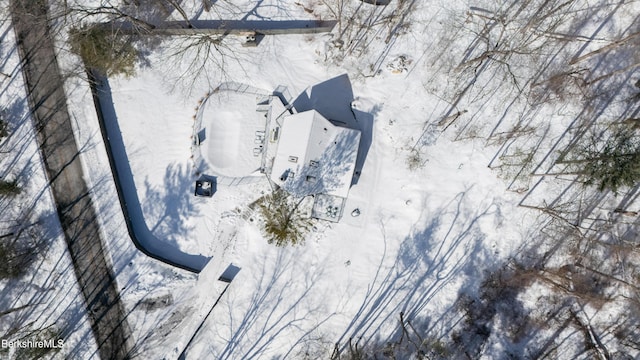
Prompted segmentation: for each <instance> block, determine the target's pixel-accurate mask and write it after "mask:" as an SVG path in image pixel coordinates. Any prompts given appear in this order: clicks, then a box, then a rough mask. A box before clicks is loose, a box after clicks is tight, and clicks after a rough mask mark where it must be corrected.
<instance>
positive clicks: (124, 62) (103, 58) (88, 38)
mask: <svg viewBox="0 0 640 360" xmlns="http://www.w3.org/2000/svg"><path fill="white" fill-rule="evenodd" d="M70 35H71V36H70V40H71V50H72V51H73V52H74V53H76V54H77V55H79V56H80V57H82V60H83V61H84V63H85V65H86V66H87V67H89V68H92V69H96V70H98V71H100V72H102V73H103V74H105V75H107V76H112V75H120V74H122V75H125V76H133V75H134V67H135V63H136V60H137V59H138V56H139V52H138V50H137V49H136V48H135V47H134V46H133V45H132V44H131V41H130V40H129V39H128V38H127V37H125V36H122V35H116V34H114V33H112V32H109V31H108V30H105V29H101V28H99V27H97V26H92V27H84V28H80V29H74V30H72V31H71V34H70Z"/></svg>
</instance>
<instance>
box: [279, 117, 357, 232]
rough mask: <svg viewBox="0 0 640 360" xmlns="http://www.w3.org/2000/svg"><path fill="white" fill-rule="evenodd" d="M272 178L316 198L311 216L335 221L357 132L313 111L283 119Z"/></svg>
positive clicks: (348, 184)
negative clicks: (337, 124)
mask: <svg viewBox="0 0 640 360" xmlns="http://www.w3.org/2000/svg"><path fill="white" fill-rule="evenodd" d="M279 131H280V135H279V139H278V145H277V149H276V154H275V157H274V160H273V166H272V168H271V175H270V178H271V180H272V181H273V182H274V183H275V184H277V185H278V186H280V187H281V188H282V189H284V190H285V191H287V192H289V193H290V194H292V195H294V196H297V197H304V196H309V195H313V196H314V197H315V199H316V200H315V202H314V209H313V211H312V216H313V217H317V218H321V219H325V220H330V221H338V220H339V219H340V217H341V215H342V208H343V206H344V201H345V199H346V197H347V195H348V193H349V188H350V187H351V183H352V178H353V173H354V170H355V164H356V158H357V155H358V148H359V145H360V131H359V130H355V129H349V128H345V127H341V126H336V125H334V124H333V123H331V122H330V121H329V120H327V119H325V118H324V117H323V116H322V115H320V113H318V112H317V111H315V110H308V111H305V112H301V113H297V114H293V115H290V116H287V117H285V118H284V119H283V120H282V124H281V128H280V130H279Z"/></svg>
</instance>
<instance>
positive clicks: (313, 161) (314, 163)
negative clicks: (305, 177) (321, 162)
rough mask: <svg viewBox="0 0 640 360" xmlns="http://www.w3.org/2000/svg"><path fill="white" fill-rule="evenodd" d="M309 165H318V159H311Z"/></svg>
mask: <svg viewBox="0 0 640 360" xmlns="http://www.w3.org/2000/svg"><path fill="white" fill-rule="evenodd" d="M309 166H311V167H318V162H317V161H315V160H311V161H309Z"/></svg>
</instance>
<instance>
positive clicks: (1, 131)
mask: <svg viewBox="0 0 640 360" xmlns="http://www.w3.org/2000/svg"><path fill="white" fill-rule="evenodd" d="M1 116H2V114H0V140H2V139H3V138H5V137H7V136H8V135H9V129H8V128H7V122H6V121H4V119H3V118H2V117H1Z"/></svg>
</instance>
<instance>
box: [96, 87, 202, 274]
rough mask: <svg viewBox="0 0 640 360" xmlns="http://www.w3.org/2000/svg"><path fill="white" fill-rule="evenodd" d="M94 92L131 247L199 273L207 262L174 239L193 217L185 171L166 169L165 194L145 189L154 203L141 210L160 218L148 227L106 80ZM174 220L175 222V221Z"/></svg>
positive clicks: (187, 177)
mask: <svg viewBox="0 0 640 360" xmlns="http://www.w3.org/2000/svg"><path fill="white" fill-rule="evenodd" d="M96 89H97V96H96V100H98V101H99V104H98V106H99V110H101V113H102V114H101V115H102V116H99V117H102V119H101V131H102V132H103V138H104V139H105V145H106V147H107V154H108V155H109V161H110V165H111V170H112V173H113V176H114V179H115V183H116V188H117V190H118V197H119V198H120V203H121V206H122V209H123V212H124V215H125V219H126V223H127V228H128V230H129V234H130V235H131V238H132V240H133V242H134V244H135V245H136V247H137V248H138V249H140V250H142V251H143V252H144V253H145V254H147V255H149V256H151V257H153V258H155V259H158V260H161V261H163V262H165V263H167V264H169V265H173V266H177V267H180V268H183V269H186V270H190V271H193V272H200V271H201V270H202V269H203V268H204V267H205V265H206V264H207V262H208V261H209V258H208V257H205V256H203V255H194V254H187V253H185V252H183V251H182V250H180V249H179V247H178V246H177V244H176V239H177V238H178V237H180V236H181V235H182V237H184V234H185V232H186V231H187V230H188V227H185V226H184V225H183V224H182V223H181V221H182V220H180V219H179V218H180V217H183V218H184V217H186V216H191V215H193V214H194V210H193V206H192V205H191V203H190V201H189V200H190V196H193V194H192V192H191V191H192V186H193V184H194V183H193V181H192V180H191V179H190V177H189V175H188V170H187V169H184V168H180V167H178V166H176V165H172V166H169V167H168V168H167V170H166V173H165V174H164V176H165V187H166V189H164V190H165V191H160V190H158V189H155V190H154V189H150V188H149V187H148V186H147V187H148V189H147V190H148V191H147V196H148V197H149V198H150V199H151V200H153V203H150V202H147V205H146V209H144V210H146V211H153V212H155V213H156V216H157V215H159V217H156V218H155V219H154V222H153V223H152V224H151V223H150V224H148V223H147V221H146V220H145V211H144V210H143V208H142V204H141V203H140V199H139V197H138V192H137V190H136V189H137V188H138V187H137V186H136V183H135V181H134V177H133V171H132V170H131V167H130V165H129V158H128V156H127V152H126V149H125V146H124V140H123V138H122V132H121V131H120V127H119V125H118V118H117V115H116V112H115V108H114V105H113V99H112V98H111V88H110V86H109V82H108V80H107V79H105V78H102V79H100V81H99V83H98V84H97V85H96ZM146 185H148V184H146ZM158 210H159V211H158ZM176 216H177V217H178V219H177V218H174V217H176ZM149 225H151V227H152V228H151V229H150V228H149ZM164 237H168V239H167V238H164Z"/></svg>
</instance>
